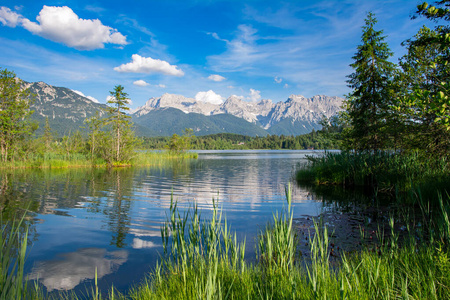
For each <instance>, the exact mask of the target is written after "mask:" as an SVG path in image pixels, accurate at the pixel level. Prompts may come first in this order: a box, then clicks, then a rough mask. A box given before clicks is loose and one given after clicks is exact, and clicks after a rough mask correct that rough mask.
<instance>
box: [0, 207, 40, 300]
mask: <svg viewBox="0 0 450 300" xmlns="http://www.w3.org/2000/svg"><path fill="white" fill-rule="evenodd" d="M24 218H25V215H23V216H22V217H21V218H20V219H18V220H16V219H15V220H12V221H9V222H6V223H4V222H3V220H2V219H0V227H1V235H0V245H1V249H0V266H1V271H0V299H2V300H3V299H5V300H9V299H19V300H20V299H30V298H32V297H35V296H36V295H38V292H37V291H38V289H37V290H34V291H33V290H32V289H30V288H29V287H28V284H27V281H26V280H25V278H24V265H25V260H26V252H27V243H28V230H27V229H25V231H23V230H21V229H22V228H23V225H24Z"/></svg>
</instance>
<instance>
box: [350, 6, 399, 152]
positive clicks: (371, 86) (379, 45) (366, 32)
mask: <svg viewBox="0 0 450 300" xmlns="http://www.w3.org/2000/svg"><path fill="white" fill-rule="evenodd" d="M376 23H377V20H376V18H375V15H374V14H373V13H370V12H369V13H368V14H367V17H366V19H365V26H363V33H362V37H361V40H362V44H361V45H359V46H358V48H357V52H356V54H355V55H354V56H353V60H354V63H353V64H351V65H350V66H351V67H352V68H353V69H354V72H353V73H352V74H351V75H349V76H348V78H349V80H348V81H347V83H348V86H349V87H350V88H351V89H353V92H351V93H350V94H349V95H348V98H347V101H346V106H347V111H348V116H349V119H350V124H351V125H352V128H351V130H349V131H348V136H347V137H348V138H350V139H351V140H352V141H353V145H351V147H353V148H355V149H357V150H372V151H378V150H379V149H382V148H383V147H385V146H386V142H387V140H388V138H387V120H388V118H389V110H390V103H391V99H392V89H391V80H392V76H393V73H394V70H395V65H394V64H393V63H391V62H389V61H388V59H389V58H390V57H391V56H392V55H393V54H392V52H391V51H390V49H389V47H388V45H387V43H386V42H384V39H385V37H384V36H383V35H382V34H383V31H376V30H375V29H374V25H375V24H376Z"/></svg>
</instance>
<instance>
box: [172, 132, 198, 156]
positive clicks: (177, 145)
mask: <svg viewBox="0 0 450 300" xmlns="http://www.w3.org/2000/svg"><path fill="white" fill-rule="evenodd" d="M193 132H194V130H192V129H191V128H186V129H185V130H183V136H179V135H178V134H176V133H174V134H173V135H172V137H171V138H170V140H169V143H168V145H167V146H166V148H168V149H169V150H170V151H172V152H176V153H181V152H184V151H186V150H189V149H191V147H192V145H191V140H192V134H193Z"/></svg>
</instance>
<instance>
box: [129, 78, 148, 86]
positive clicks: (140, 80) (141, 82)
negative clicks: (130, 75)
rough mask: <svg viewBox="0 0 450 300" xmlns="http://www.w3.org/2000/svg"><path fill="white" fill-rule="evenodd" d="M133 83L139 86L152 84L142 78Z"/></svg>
mask: <svg viewBox="0 0 450 300" xmlns="http://www.w3.org/2000/svg"><path fill="white" fill-rule="evenodd" d="M133 84H134V85H137V86H149V85H150V83H148V82H145V81H144V80H142V79H139V80H136V81H135V82H133Z"/></svg>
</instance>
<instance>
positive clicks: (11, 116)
mask: <svg viewBox="0 0 450 300" xmlns="http://www.w3.org/2000/svg"><path fill="white" fill-rule="evenodd" d="M29 107H30V94H29V93H28V91H27V90H24V89H22V87H21V80H20V79H18V78H16V74H15V73H14V72H11V71H8V70H7V69H1V68H0V150H1V153H0V154H1V160H2V161H6V160H8V159H10V157H11V153H10V150H11V149H12V148H13V147H14V145H15V144H16V143H17V142H18V141H19V140H21V139H23V138H24V137H25V136H26V135H29V134H31V133H32V131H33V127H34V126H33V124H32V123H30V122H29V118H28V117H29V116H30V115H31V114H32V113H33V112H32V111H30V110H29Z"/></svg>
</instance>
